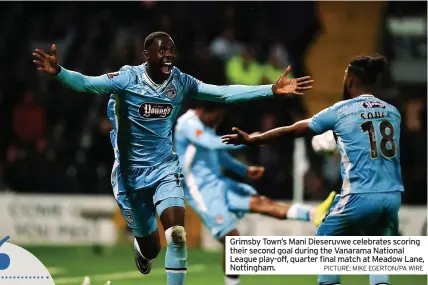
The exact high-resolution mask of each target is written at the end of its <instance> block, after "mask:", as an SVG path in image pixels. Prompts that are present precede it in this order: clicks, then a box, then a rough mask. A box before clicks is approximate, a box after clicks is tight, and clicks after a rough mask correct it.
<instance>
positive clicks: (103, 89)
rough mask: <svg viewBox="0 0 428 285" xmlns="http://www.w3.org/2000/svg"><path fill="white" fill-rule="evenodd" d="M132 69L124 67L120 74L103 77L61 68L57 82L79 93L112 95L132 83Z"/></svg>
mask: <svg viewBox="0 0 428 285" xmlns="http://www.w3.org/2000/svg"><path fill="white" fill-rule="evenodd" d="M131 73H132V72H131V69H130V68H127V67H122V68H121V69H120V70H119V71H118V72H113V73H107V74H104V75H101V76H86V75H83V74H81V73H79V72H75V71H71V70H67V69H65V68H63V67H61V71H60V73H59V74H58V75H57V76H56V78H57V80H58V81H60V82H61V83H62V84H64V85H65V86H67V87H69V88H70V89H72V90H74V91H77V92H87V93H93V94H111V93H116V92H118V91H120V90H123V89H125V88H126V87H127V86H128V85H129V83H130V82H131V77H132V74H131Z"/></svg>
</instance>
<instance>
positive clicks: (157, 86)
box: [33, 32, 313, 285]
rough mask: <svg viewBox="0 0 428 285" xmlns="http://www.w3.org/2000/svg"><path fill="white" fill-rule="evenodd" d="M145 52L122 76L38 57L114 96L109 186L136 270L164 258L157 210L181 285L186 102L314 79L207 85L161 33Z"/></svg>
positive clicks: (281, 89)
mask: <svg viewBox="0 0 428 285" xmlns="http://www.w3.org/2000/svg"><path fill="white" fill-rule="evenodd" d="M143 52H144V56H145V59H146V63H144V64H141V65H138V66H124V67H122V68H121V69H120V70H119V71H118V72H114V73H109V74H104V75H101V76H97V77H92V76H85V75H82V74H81V73H78V72H74V71H70V70H67V69H65V68H64V67H61V66H60V65H58V59H57V53H56V47H55V45H52V55H48V54H46V53H44V52H43V51H41V50H39V49H36V50H35V52H34V53H33V56H34V57H35V60H34V63H35V64H36V65H37V66H38V70H40V71H43V72H45V73H47V74H50V75H52V76H54V77H55V78H56V79H57V80H59V81H60V82H61V83H63V84H64V85H65V86H67V87H69V88H71V89H73V90H75V91H78V92H87V93H93V94H112V95H111V96H110V101H109V103H108V107H107V113H108V116H109V118H110V121H111V123H112V126H113V131H112V132H111V135H110V138H111V143H112V146H113V149H114V154H115V163H114V166H113V170H112V175H111V182H112V188H113V192H114V196H115V198H116V200H117V203H118V205H119V207H120V209H121V211H122V214H123V215H124V217H125V218H126V220H127V223H128V226H129V227H130V228H131V229H132V231H133V234H134V236H135V239H134V248H135V259H136V265H137V267H138V269H139V270H140V272H141V273H142V274H148V273H149V272H150V270H151V260H153V259H154V258H155V257H156V256H157V255H158V254H159V251H160V240H159V231H158V229H157V223H156V218H155V217H156V212H157V214H158V215H159V217H160V220H161V223H162V225H163V228H164V229H165V237H166V241H167V250H166V257H165V269H166V274H167V280H168V281H167V282H168V285H182V284H183V283H184V277H185V273H186V270H187V246H186V232H185V229H184V208H185V202H184V191H183V187H182V177H183V174H182V170H181V169H180V166H179V161H178V156H177V155H176V154H175V153H174V152H173V150H172V135H171V133H172V126H173V123H174V121H175V119H176V117H177V115H178V112H179V109H180V106H181V102H182V100H183V98H184V97H185V96H191V95H194V96H195V97H196V98H199V99H202V100H211V101H218V102H225V103H233V102H240V101H248V100H253V99H261V98H269V97H272V96H284V95H290V94H295V95H302V94H303V92H304V91H305V90H309V89H311V88H312V86H311V84H312V83H313V80H311V78H310V77H309V76H306V77H302V78H298V79H288V78H287V76H286V75H287V73H288V72H289V71H290V67H288V69H287V70H286V72H285V73H284V74H283V75H282V76H281V77H280V78H279V79H278V81H277V82H276V83H275V84H274V85H261V86H241V85H231V86H215V85H209V84H205V83H203V82H201V81H199V80H197V79H195V78H193V77H192V76H190V75H188V74H185V73H182V72H181V71H180V70H179V69H178V68H176V67H175V66H174V65H175V62H176V47H175V44H174V41H173V40H172V39H171V37H170V36H169V35H168V34H167V33H164V32H155V33H152V34H150V35H149V36H148V37H147V38H146V39H145V42H144V51H143ZM207 68H208V67H207Z"/></svg>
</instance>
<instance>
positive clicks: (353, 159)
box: [222, 55, 404, 285]
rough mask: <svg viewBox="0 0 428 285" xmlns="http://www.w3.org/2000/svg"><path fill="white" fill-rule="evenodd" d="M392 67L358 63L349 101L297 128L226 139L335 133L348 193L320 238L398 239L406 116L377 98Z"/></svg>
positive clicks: (379, 284) (260, 140)
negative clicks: (403, 120) (380, 84)
mask: <svg viewBox="0 0 428 285" xmlns="http://www.w3.org/2000/svg"><path fill="white" fill-rule="evenodd" d="M385 65H386V60H385V58H384V57H383V56H379V55H376V56H360V57H356V58H354V59H353V60H352V61H351V62H350V64H349V66H348V68H347V69H346V71H345V78H344V92H343V95H344V99H345V100H344V101H341V102H338V103H336V104H334V105H333V106H331V107H330V108H327V109H325V110H323V111H321V112H320V113H318V114H316V115H315V116H314V117H312V118H311V119H307V120H303V121H300V122H297V123H295V124H294V125H292V126H287V127H281V128H277V129H274V130H270V131H268V132H266V133H263V134H260V135H255V136H249V135H248V134H246V133H245V132H243V131H241V130H239V129H237V128H234V129H233V130H234V131H235V132H237V134H232V135H226V136H223V137H222V139H223V141H224V142H225V143H227V144H246V145H260V144H265V143H268V142H270V141H272V140H274V139H277V138H278V137H281V136H293V137H301V136H304V135H305V134H307V133H312V134H322V133H324V132H326V131H328V130H332V131H333V132H334V134H335V136H336V142H337V146H338V148H339V151H340V153H341V156H342V162H341V173H342V178H343V184H342V191H341V194H340V196H339V197H337V198H338V199H335V201H334V202H333V205H332V206H331V207H330V210H329V213H328V214H327V216H326V218H325V220H324V221H323V222H322V224H321V225H320V227H319V228H318V232H317V235H318V236H353V235H366V236H395V235H398V210H399V209H400V205H401V192H403V191H404V187H403V183H402V179H401V168H400V122H401V115H400V113H399V111H398V110H397V109H396V108H395V107H394V106H392V105H390V104H388V103H386V102H384V101H382V100H380V99H378V98H376V97H374V96H373V89H374V86H375V84H376V81H377V78H378V76H379V74H380V73H381V71H382V70H383V68H384V67H385ZM318 282H319V284H320V285H321V284H322V285H333V284H334V285H337V284H340V276H339V275H321V276H318ZM370 284H371V285H388V284H389V277H388V275H371V276H370Z"/></svg>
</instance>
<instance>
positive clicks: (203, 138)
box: [183, 121, 240, 150]
mask: <svg viewBox="0 0 428 285" xmlns="http://www.w3.org/2000/svg"><path fill="white" fill-rule="evenodd" d="M183 132H184V134H185V136H186V137H187V139H188V140H189V141H190V142H191V143H192V144H194V145H196V146H199V147H203V148H207V149H211V150H212V149H218V150H234V149H239V148H240V147H237V146H233V145H227V144H224V143H222V141H221V137H220V136H217V135H214V134H211V133H208V132H206V131H204V127H203V125H202V124H201V123H199V122H195V121H190V122H187V123H186V125H185V126H184V128H183Z"/></svg>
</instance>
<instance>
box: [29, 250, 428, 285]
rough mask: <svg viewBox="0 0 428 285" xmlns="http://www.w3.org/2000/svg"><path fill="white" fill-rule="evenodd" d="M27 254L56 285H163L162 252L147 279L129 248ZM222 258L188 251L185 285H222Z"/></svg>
mask: <svg viewBox="0 0 428 285" xmlns="http://www.w3.org/2000/svg"><path fill="white" fill-rule="evenodd" d="M24 248H26V249H27V250H29V251H30V252H31V253H33V254H34V255H35V256H36V257H38V258H39V259H40V260H41V261H42V262H43V263H44V264H45V266H46V267H48V269H49V271H50V272H51V274H52V277H53V279H54V281H55V284H56V285H66V284H69V285H81V282H82V280H83V278H84V276H89V277H91V279H92V285H104V283H105V281H107V280H111V281H112V285H137V284H144V285H162V284H166V276H165V271H164V269H163V268H164V255H165V252H164V251H162V252H161V253H160V255H159V257H158V258H157V259H156V260H155V262H154V264H153V270H152V272H151V273H150V275H148V276H143V275H141V274H140V273H139V272H138V271H136V268H135V265H134V260H133V251H132V246H131V245H129V246H117V247H113V248H105V249H104V252H103V253H102V254H100V255H97V254H94V252H93V251H92V248H90V247H85V246H81V247H28V246H24ZM220 261H221V254H220V253H219V252H204V251H202V250H199V249H190V250H189V270H188V272H187V276H186V285H222V284H224V280H223V273H222V270H221V267H220V266H221V265H220V264H221V263H220ZM241 284H242V285H260V284H269V285H311V284H312V285H316V284H317V280H316V277H315V276H313V275H299V276H297V275H296V276H243V277H242V279H241ZM365 284H366V285H368V284H369V282H368V276H364V275H362V276H343V278H342V285H365ZM426 284H427V277H426V276H415V275H408V276H392V277H391V285H426Z"/></svg>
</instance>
